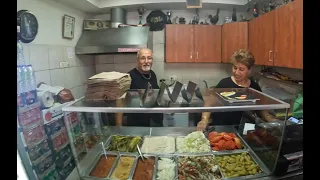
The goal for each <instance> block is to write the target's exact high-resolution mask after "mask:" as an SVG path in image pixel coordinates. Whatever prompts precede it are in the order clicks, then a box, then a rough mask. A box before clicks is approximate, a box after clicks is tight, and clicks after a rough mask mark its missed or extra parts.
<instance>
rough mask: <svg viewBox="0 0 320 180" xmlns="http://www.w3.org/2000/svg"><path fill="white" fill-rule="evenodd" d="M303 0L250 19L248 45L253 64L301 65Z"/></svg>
mask: <svg viewBox="0 0 320 180" xmlns="http://www.w3.org/2000/svg"><path fill="white" fill-rule="evenodd" d="M302 8H303V7H302V0H295V1H294V2H291V3H289V4H287V5H284V6H282V7H280V8H278V9H276V10H274V11H271V12H269V13H266V14H264V15H262V16H260V17H258V18H256V19H253V20H251V21H250V22H249V49H250V50H251V52H252V53H253V55H254V56H255V58H256V64H259V65H268V66H279V67H288V68H298V69H302V68H303V57H302V56H303V52H302Z"/></svg>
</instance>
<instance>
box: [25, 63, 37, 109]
mask: <svg viewBox="0 0 320 180" xmlns="http://www.w3.org/2000/svg"><path fill="white" fill-rule="evenodd" d="M23 75H24V78H23V79H24V84H25V88H26V89H25V102H26V105H31V104H33V103H35V102H37V90H36V88H37V87H36V81H35V75H34V71H33V69H32V66H31V65H26V66H23Z"/></svg>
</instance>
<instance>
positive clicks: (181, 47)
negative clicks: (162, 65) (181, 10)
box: [165, 24, 194, 62]
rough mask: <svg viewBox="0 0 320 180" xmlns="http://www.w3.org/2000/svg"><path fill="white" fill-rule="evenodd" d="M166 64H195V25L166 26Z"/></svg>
mask: <svg viewBox="0 0 320 180" xmlns="http://www.w3.org/2000/svg"><path fill="white" fill-rule="evenodd" d="M165 34H166V35H165V36H166V39H165V40H166V42H165V43H166V49H165V57H166V62H194V58H193V56H194V28H193V25H181V24H170V25H166V29H165Z"/></svg>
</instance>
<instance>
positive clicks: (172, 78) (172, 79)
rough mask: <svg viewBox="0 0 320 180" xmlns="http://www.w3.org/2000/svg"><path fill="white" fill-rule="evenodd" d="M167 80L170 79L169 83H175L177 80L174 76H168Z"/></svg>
mask: <svg viewBox="0 0 320 180" xmlns="http://www.w3.org/2000/svg"><path fill="white" fill-rule="evenodd" d="M169 79H170V80H171V81H176V80H177V76H176V75H173V76H169Z"/></svg>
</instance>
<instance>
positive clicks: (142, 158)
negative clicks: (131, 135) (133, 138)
mask: <svg viewBox="0 0 320 180" xmlns="http://www.w3.org/2000/svg"><path fill="white" fill-rule="evenodd" d="M137 149H138V152H139V155H140V157H141V160H142V162H144V157H143V155H142V153H141V151H140V148H139V145H138V144H137Z"/></svg>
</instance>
